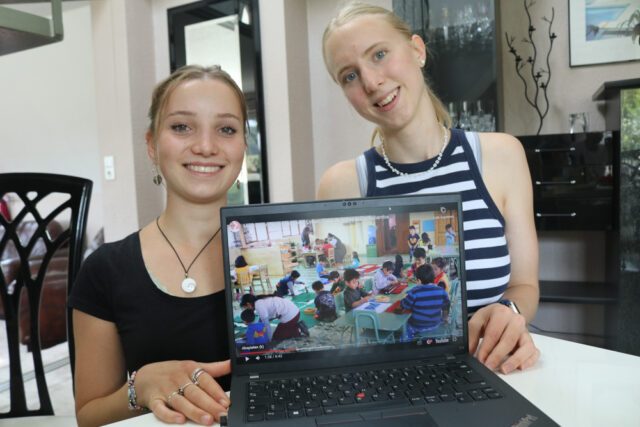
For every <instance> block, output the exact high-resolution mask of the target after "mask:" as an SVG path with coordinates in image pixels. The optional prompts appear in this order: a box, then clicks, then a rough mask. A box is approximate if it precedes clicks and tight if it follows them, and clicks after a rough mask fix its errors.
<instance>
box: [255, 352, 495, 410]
mask: <svg viewBox="0 0 640 427" xmlns="http://www.w3.org/2000/svg"><path fill="white" fill-rule="evenodd" d="M248 393H249V395H248V402H249V406H248V414H247V421H250V422H251V421H265V420H281V419H286V418H298V417H317V416H321V415H330V414H343V413H353V412H362V411H368V410H371V409H378V410H382V409H388V408H395V407H402V406H410V405H425V404H437V403H440V402H454V401H455V402H459V403H468V402H481V401H487V400H491V399H500V398H502V394H500V392H498V391H497V390H495V389H493V388H491V387H490V386H489V385H487V383H486V382H485V381H484V379H483V378H482V376H480V374H478V373H476V372H475V371H474V370H473V369H472V368H471V367H469V366H468V365H466V364H465V363H463V362H459V361H453V362H442V363H428V364H423V365H418V366H410V367H404V368H391V369H379V370H367V371H362V372H349V373H342V374H330V375H319V376H304V377H300V378H289V379H281V380H265V381H251V382H250V383H249V387H248Z"/></svg>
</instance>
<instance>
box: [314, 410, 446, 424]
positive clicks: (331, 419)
mask: <svg viewBox="0 0 640 427" xmlns="http://www.w3.org/2000/svg"><path fill="white" fill-rule="evenodd" d="M316 425H318V426H319V427H346V426H356V427H358V426H361V427H364V426H367V427H389V426H390V425H393V426H394V427H437V425H438V424H437V423H436V422H435V421H434V420H433V418H431V416H430V415H429V414H428V413H427V412H426V411H425V410H424V409H422V408H406V409H405V408H403V409H396V410H389V411H384V412H373V413H363V414H349V415H346V414H345V415H335V416H333V415H332V416H326V417H320V418H316Z"/></svg>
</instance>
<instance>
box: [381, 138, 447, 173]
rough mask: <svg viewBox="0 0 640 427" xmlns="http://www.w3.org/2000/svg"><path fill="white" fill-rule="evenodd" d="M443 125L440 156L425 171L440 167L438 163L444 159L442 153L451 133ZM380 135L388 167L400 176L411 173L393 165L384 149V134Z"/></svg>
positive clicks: (384, 158) (383, 155) (383, 156)
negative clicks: (401, 170)
mask: <svg viewBox="0 0 640 427" xmlns="http://www.w3.org/2000/svg"><path fill="white" fill-rule="evenodd" d="M441 126H442V135H443V137H442V139H443V141H442V148H441V149H440V152H439V153H438V157H436V161H435V162H433V164H432V165H431V167H430V168H429V169H427V170H426V171H425V172H431V171H432V170H434V169H435V168H437V167H438V165H439V164H440V161H441V160H442V155H443V154H444V149H445V147H446V146H447V142H448V140H449V138H448V136H449V133H448V132H447V128H446V127H445V126H444V125H441ZM379 135H380V141H382V144H380V150H381V151H382V159H383V160H384V162H385V164H386V165H387V168H388V169H389V170H390V171H391V172H393V173H395V174H396V175H398V176H407V175H409V174H408V173H406V172H400V171H399V170H398V169H396V168H394V167H393V166H392V165H391V161H390V160H389V157H388V156H387V152H386V151H385V149H384V136H382V132H381V133H380V134H379Z"/></svg>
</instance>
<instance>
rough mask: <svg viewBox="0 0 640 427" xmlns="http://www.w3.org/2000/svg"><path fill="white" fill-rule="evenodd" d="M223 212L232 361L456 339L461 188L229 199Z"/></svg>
mask: <svg viewBox="0 0 640 427" xmlns="http://www.w3.org/2000/svg"><path fill="white" fill-rule="evenodd" d="M222 221H223V222H222V224H223V231H224V234H223V243H224V248H225V253H224V262H225V265H226V266H227V270H226V272H225V273H226V284H227V288H226V289H227V311H228V318H229V320H230V321H232V325H233V327H232V328H229V330H230V331H232V334H233V337H232V339H230V342H232V347H231V357H232V358H235V362H236V365H238V366H242V365H255V364H259V365H262V366H264V365H268V364H270V363H272V362H278V361H305V362H308V361H310V360H312V359H317V360H321V359H323V358H327V357H333V356H337V355H345V356H349V355H352V356H353V355H357V354H363V352H366V353H369V354H371V353H377V354H380V353H384V352H387V351H397V350H406V349H407V348H409V347H411V348H413V347H421V348H423V349H425V350H426V348H427V347H429V348H436V347H444V346H446V345H450V344H452V343H456V342H458V344H459V345H460V346H462V345H463V343H462V341H463V337H464V336H466V335H465V334H466V331H465V328H466V309H465V306H466V304H465V301H464V299H465V294H464V292H463V291H462V290H463V289H464V286H461V281H463V280H464V274H463V271H462V267H463V265H464V260H463V257H462V255H463V251H462V247H461V245H462V240H463V239H462V232H463V231H462V227H461V224H462V222H461V202H460V198H459V196H457V195H437V196H436V195H420V196H404V197H392V198H370V199H353V200H341V201H323V202H306V203H291V204H271V205H250V206H239V207H227V208H223V209H222ZM463 319H464V320H465V321H463Z"/></svg>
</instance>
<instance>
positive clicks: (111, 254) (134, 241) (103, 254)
mask: <svg viewBox="0 0 640 427" xmlns="http://www.w3.org/2000/svg"><path fill="white" fill-rule="evenodd" d="M139 250H140V238H139V235H138V232H135V233H131V234H130V235H128V236H127V237H125V238H123V239H121V240H116V241H113V242H108V243H105V244H103V245H101V246H100V247H99V248H98V249H96V250H95V251H94V252H92V253H91V255H89V256H88V257H87V259H86V262H87V263H89V264H93V263H104V262H105V261H116V262H118V260H120V259H128V260H131V255H132V253H134V252H135V251H139Z"/></svg>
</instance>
